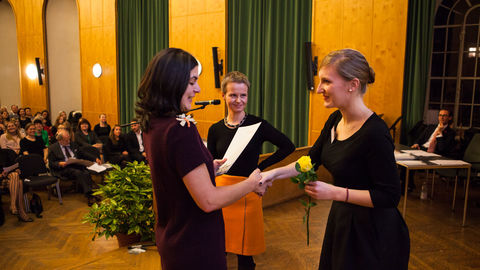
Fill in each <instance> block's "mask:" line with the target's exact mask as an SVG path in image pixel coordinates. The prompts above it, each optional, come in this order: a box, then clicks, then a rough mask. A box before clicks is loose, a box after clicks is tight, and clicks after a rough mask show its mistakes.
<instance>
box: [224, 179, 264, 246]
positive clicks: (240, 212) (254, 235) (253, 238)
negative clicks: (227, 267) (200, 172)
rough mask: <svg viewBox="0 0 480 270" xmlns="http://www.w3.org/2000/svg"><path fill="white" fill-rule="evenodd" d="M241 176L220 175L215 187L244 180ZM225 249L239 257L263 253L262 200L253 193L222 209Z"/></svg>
mask: <svg viewBox="0 0 480 270" xmlns="http://www.w3.org/2000/svg"><path fill="white" fill-rule="evenodd" d="M245 179H246V177H243V176H232V175H225V174H224V175H220V176H217V177H216V178H215V182H216V183H217V186H218V187H220V186H229V185H233V184H236V183H239V182H241V181H243V180H245ZM222 211H223V220H224V222H225V249H226V251H227V252H230V253H234V254H240V255H257V254H260V253H262V252H265V238H264V234H263V208H262V198H261V197H260V196H258V195H257V194H255V193H254V192H250V193H248V194H247V195H246V196H245V197H242V198H241V199H240V200H238V201H236V202H235V203H233V204H231V205H229V206H227V207H224V208H223V209H222Z"/></svg>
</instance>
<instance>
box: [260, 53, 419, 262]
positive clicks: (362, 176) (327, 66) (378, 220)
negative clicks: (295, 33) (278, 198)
mask: <svg viewBox="0 0 480 270" xmlns="http://www.w3.org/2000/svg"><path fill="white" fill-rule="evenodd" d="M319 78H320V84H319V85H318V88H317V93H319V94H322V95H323V97H324V106H325V107H327V108H334V107H335V108H338V109H339V110H337V111H335V112H334V113H332V114H331V115H330V117H329V119H328V120H327V122H326V123H325V126H324V128H323V130H322V132H321V134H320V137H319V138H318V139H317V141H316V142H315V144H314V145H313V147H312V149H311V150H310V153H309V155H310V157H311V158H312V163H314V164H315V165H316V168H315V169H317V168H318V166H319V165H324V166H325V168H326V169H327V170H328V171H329V172H330V173H331V174H332V176H333V185H331V184H328V183H325V182H322V181H315V182H311V183H309V184H308V185H307V186H306V187H305V192H306V193H307V194H308V195H309V196H311V197H312V198H315V199H319V200H333V203H332V207H331V210H330V214H329V217H328V222H327V228H326V230H325V237H324V240H323V246H322V252H321V255H320V264H319V269H408V259H409V253H410V239H409V234H408V228H407V225H406V224H405V221H404V220H403V218H402V216H401V214H400V213H399V211H398V209H397V205H398V202H399V200H400V180H399V177H398V173H397V167H396V164H395V158H394V155H393V151H394V144H393V141H392V138H391V136H390V133H389V131H388V128H387V126H386V125H385V123H384V122H383V120H381V119H380V117H378V116H377V115H376V114H375V113H374V112H372V111H371V110H370V109H369V108H368V107H367V106H365V104H364V102H363V95H364V94H365V91H366V89H367V84H370V83H373V82H374V80H375V73H374V71H373V69H372V68H371V67H370V66H369V64H368V62H367V60H366V59H365V57H364V56H363V55H362V54H361V53H360V52H358V51H355V50H352V49H343V50H339V51H334V52H331V53H330V54H328V55H327V56H326V57H325V58H324V60H323V61H322V63H321V66H320V71H319ZM295 175H298V172H297V171H296V170H295V163H292V164H290V165H287V166H285V167H282V168H279V169H274V170H272V171H268V172H265V173H262V177H263V178H262V181H266V180H267V179H277V178H286V177H291V176H295Z"/></svg>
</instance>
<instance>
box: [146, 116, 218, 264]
mask: <svg viewBox="0 0 480 270" xmlns="http://www.w3.org/2000/svg"><path fill="white" fill-rule="evenodd" d="M144 145H145V150H146V153H147V159H148V164H149V166H150V170H151V175H152V183H153V192H154V194H155V199H156V202H157V203H156V210H157V211H156V213H157V218H156V225H155V234H156V244H157V249H158V251H159V253H160V257H161V261H162V269H168V270H176V269H178V270H183V269H201V270H220V269H221V270H226V269H227V263H226V258H225V232H224V227H223V220H222V211H221V210H216V211H212V212H210V213H206V212H204V211H203V210H202V209H200V208H199V207H198V206H197V204H196V203H195V201H194V200H193V198H192V196H191V195H190V193H189V191H188V190H187V188H186V186H185V184H184V182H183V177H184V176H185V175H187V174H188V173H189V172H191V171H192V170H194V169H195V168H197V167H198V166H200V165H202V164H205V165H206V167H207V169H208V173H209V176H210V180H211V181H212V184H213V185H215V181H214V180H215V173H214V168H213V159H212V156H211V155H210V153H209V152H208V150H207V148H205V145H204V144H203V142H202V139H201V138H200V135H199V134H198V131H197V128H196V126H195V125H194V124H191V125H190V126H187V125H185V126H181V125H180V122H179V121H177V120H176V119H175V117H160V118H156V119H152V120H151V123H150V129H149V130H148V132H145V134H144Z"/></svg>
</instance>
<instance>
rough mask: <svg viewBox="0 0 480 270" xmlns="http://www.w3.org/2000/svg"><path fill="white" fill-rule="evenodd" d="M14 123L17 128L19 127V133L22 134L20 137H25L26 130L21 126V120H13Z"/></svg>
mask: <svg viewBox="0 0 480 270" xmlns="http://www.w3.org/2000/svg"><path fill="white" fill-rule="evenodd" d="M12 122H13V123H14V124H15V126H16V127H17V129H18V132H20V135H22V138H23V137H25V129H24V128H22V126H21V125H20V120H18V119H13V120H12Z"/></svg>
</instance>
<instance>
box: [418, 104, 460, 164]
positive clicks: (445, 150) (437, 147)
mask: <svg viewBox="0 0 480 270" xmlns="http://www.w3.org/2000/svg"><path fill="white" fill-rule="evenodd" d="M451 120H452V116H451V114H450V111H449V110H446V109H442V110H440V112H439V113H438V124H437V125H428V126H427V127H426V128H425V130H424V131H423V132H422V133H421V134H420V136H419V137H418V138H417V139H416V140H415V142H414V144H413V145H412V146H411V147H412V148H415V149H422V150H424V151H427V152H430V153H436V154H439V155H443V156H449V155H450V154H451V153H452V150H453V149H454V147H455V131H454V130H453V129H452V128H450V121H451Z"/></svg>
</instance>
